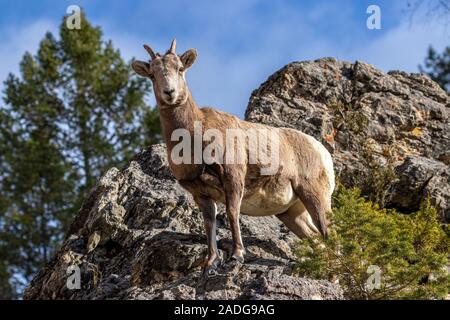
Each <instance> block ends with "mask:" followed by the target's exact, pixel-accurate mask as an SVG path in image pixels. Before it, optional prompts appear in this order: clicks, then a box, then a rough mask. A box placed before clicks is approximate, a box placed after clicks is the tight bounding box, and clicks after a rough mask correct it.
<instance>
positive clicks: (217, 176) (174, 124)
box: [133, 41, 334, 270]
mask: <svg viewBox="0 0 450 320" xmlns="http://www.w3.org/2000/svg"><path fill="white" fill-rule="evenodd" d="M175 48H176V43H175V41H174V42H173V43H172V45H171V49H169V50H168V52H167V53H166V54H165V55H163V56H160V55H155V54H154V53H153V51H152V50H151V49H150V48H149V47H146V50H147V51H148V52H149V53H150V54H151V55H152V57H153V60H152V61H150V63H146V62H142V61H135V62H134V63H133V69H134V70H135V71H136V72H137V73H138V74H140V75H142V76H145V77H149V78H150V79H152V82H153V86H154V92H155V96H156V100H157V103H158V107H159V111H160V120H161V124H162V127H163V135H164V139H165V141H166V144H167V152H168V156H169V165H170V169H171V171H172V173H173V175H174V176H175V178H176V179H177V180H178V181H179V183H180V184H181V185H182V186H183V187H184V188H185V189H186V190H188V191H189V192H190V193H191V194H192V195H193V197H194V199H195V201H196V203H197V204H198V205H199V207H200V208H201V210H202V212H203V216H204V220H205V230H206V234H207V239H208V261H207V264H206V267H207V270H208V269H210V268H214V266H215V265H216V264H217V261H218V259H219V258H218V252H217V246H216V236H215V225H216V222H215V220H216V218H215V217H216V211H217V209H216V204H215V202H222V203H224V204H225V206H226V211H227V216H228V218H229V221H230V227H231V232H232V236H233V257H234V258H236V259H237V260H240V261H243V254H244V245H243V243H242V239H241V233H240V228H239V214H240V213H243V214H247V215H253V216H264V215H276V216H277V217H278V218H279V219H280V220H281V221H282V222H284V223H285V224H286V226H287V227H288V228H289V229H290V230H291V231H293V232H294V233H295V234H296V235H297V236H299V237H310V236H312V235H314V234H315V233H317V232H318V231H319V232H320V233H322V234H323V235H324V236H326V235H327V220H326V215H325V214H326V212H327V211H329V210H331V193H332V191H333V188H334V175H333V173H332V168H331V171H330V169H327V167H326V161H325V160H324V157H325V158H326V160H327V159H328V157H329V154H328V153H327V152H326V151H324V150H325V149H324V148H323V147H322V146H319V145H318V144H317V141H315V140H314V139H313V138H312V137H310V136H307V135H306V134H303V133H302V132H300V131H297V130H293V129H287V128H281V129H279V131H278V134H279V146H280V150H279V157H280V159H279V164H280V166H279V169H278V171H277V172H276V173H275V174H274V175H269V176H263V175H261V174H260V169H261V168H262V167H263V165H262V164H261V162H258V163H256V164H249V161H248V159H249V148H248V145H247V144H245V143H241V144H237V145H235V152H237V153H238V154H239V155H241V156H242V159H244V162H243V163H240V164H226V163H225V162H224V163H214V164H212V165H207V164H205V163H202V164H180V165H176V164H174V163H173V161H172V159H171V157H170V155H171V151H172V149H173V147H174V146H175V145H176V144H177V143H178V141H176V142H173V141H171V134H172V132H173V131H174V130H175V129H179V128H184V129H187V130H188V131H189V132H190V133H191V137H192V139H193V137H194V121H201V123H202V126H203V127H202V129H203V132H205V131H206V130H208V129H210V128H213V129H218V130H219V131H220V132H222V133H223V135H224V137H225V131H226V129H233V128H234V129H242V130H244V131H246V130H249V129H258V128H259V129H261V128H264V129H267V130H277V129H275V128H272V127H268V126H264V125H261V124H255V123H250V122H247V121H243V120H240V119H239V118H237V117H235V116H233V115H230V114H227V113H224V112H220V111H217V110H214V109H211V108H202V109H200V108H198V107H197V104H196V103H195V101H194V99H193V98H192V95H191V93H190V91H189V89H188V87H187V85H186V82H185V80H184V73H185V72H186V70H187V69H188V68H189V67H190V66H191V65H192V64H193V62H194V60H195V58H196V55H197V54H196V51H195V50H193V49H191V50H189V51H187V52H186V53H184V54H183V55H181V56H178V55H176V54H175ZM152 53H153V54H152ZM206 144H207V143H206V142H204V145H203V148H204V147H205V145H206ZM221 147H222V148H223V150H225V154H226V153H227V152H229V150H226V146H225V145H224V144H221ZM322 148H323V149H322ZM192 157H193V155H192ZM330 159H331V158H330ZM329 161H331V160H329ZM191 163H193V162H191ZM331 166H332V164H331Z"/></svg>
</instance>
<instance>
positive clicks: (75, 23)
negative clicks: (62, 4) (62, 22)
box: [66, 5, 81, 30]
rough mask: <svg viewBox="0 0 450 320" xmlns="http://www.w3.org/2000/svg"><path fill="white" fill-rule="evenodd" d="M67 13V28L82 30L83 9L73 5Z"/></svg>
mask: <svg viewBox="0 0 450 320" xmlns="http://www.w3.org/2000/svg"><path fill="white" fill-rule="evenodd" d="M66 13H67V14H68V15H69V16H67V17H66V27H67V29H69V30H80V29H81V8H80V7H79V6H76V5H71V6H69V7H68V8H67V10H66Z"/></svg>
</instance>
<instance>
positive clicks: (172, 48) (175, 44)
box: [169, 39, 177, 54]
mask: <svg viewBox="0 0 450 320" xmlns="http://www.w3.org/2000/svg"><path fill="white" fill-rule="evenodd" d="M176 50H177V39H173V40H172V44H171V45H170V49H169V52H170V53H173V54H175V51H176Z"/></svg>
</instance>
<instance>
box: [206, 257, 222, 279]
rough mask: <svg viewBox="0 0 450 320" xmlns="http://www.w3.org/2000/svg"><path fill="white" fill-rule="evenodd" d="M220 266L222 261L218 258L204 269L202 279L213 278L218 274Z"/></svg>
mask: <svg viewBox="0 0 450 320" xmlns="http://www.w3.org/2000/svg"><path fill="white" fill-rule="evenodd" d="M219 265H220V259H219V258H216V259H214V261H213V262H211V263H208V264H207V265H206V266H205V268H203V273H202V277H203V278H208V277H209V276H213V275H216V274H217V269H218V268H219Z"/></svg>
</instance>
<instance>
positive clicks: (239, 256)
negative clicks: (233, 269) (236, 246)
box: [231, 253, 244, 264]
mask: <svg viewBox="0 0 450 320" xmlns="http://www.w3.org/2000/svg"><path fill="white" fill-rule="evenodd" d="M231 259H232V260H234V261H237V262H239V263H242V264H243V263H244V255H243V254H242V253H234V254H233V255H232V256H231Z"/></svg>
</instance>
